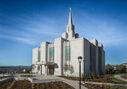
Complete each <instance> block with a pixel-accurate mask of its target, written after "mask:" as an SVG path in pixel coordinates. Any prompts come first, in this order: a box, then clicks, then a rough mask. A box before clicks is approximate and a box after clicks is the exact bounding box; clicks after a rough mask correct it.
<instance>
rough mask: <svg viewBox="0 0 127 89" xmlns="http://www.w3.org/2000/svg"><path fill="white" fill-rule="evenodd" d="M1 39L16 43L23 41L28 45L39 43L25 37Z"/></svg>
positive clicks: (8, 36)
mask: <svg viewBox="0 0 127 89" xmlns="http://www.w3.org/2000/svg"><path fill="white" fill-rule="evenodd" d="M0 38H2V39H8V40H14V41H21V42H24V43H26V44H30V45H33V44H36V43H37V42H36V41H35V40H33V39H28V38H24V37H18V36H11V35H0Z"/></svg>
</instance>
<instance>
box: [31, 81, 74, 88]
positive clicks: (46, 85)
mask: <svg viewBox="0 0 127 89" xmlns="http://www.w3.org/2000/svg"><path fill="white" fill-rule="evenodd" d="M33 87H34V89H74V88H73V87H72V86H70V85H68V84H66V83H63V82H50V83H39V84H34V85H33Z"/></svg>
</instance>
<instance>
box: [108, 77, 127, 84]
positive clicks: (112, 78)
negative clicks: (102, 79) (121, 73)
mask: <svg viewBox="0 0 127 89" xmlns="http://www.w3.org/2000/svg"><path fill="white" fill-rule="evenodd" d="M110 78H111V81H112V82H113V83H117V84H127V82H125V81H123V80H120V79H116V78H114V75H110Z"/></svg>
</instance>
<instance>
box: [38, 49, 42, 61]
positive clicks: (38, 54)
mask: <svg viewBox="0 0 127 89" xmlns="http://www.w3.org/2000/svg"><path fill="white" fill-rule="evenodd" d="M40 55H41V53H40V50H39V51H38V61H39V62H40V59H41V57H40Z"/></svg>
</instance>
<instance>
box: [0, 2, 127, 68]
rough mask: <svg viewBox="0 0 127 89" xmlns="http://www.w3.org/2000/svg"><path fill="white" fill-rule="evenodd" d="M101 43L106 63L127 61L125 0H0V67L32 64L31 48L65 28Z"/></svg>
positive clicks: (50, 39)
mask: <svg viewBox="0 0 127 89" xmlns="http://www.w3.org/2000/svg"><path fill="white" fill-rule="evenodd" d="M69 8H72V19H73V24H74V25H75V31H76V32H77V33H79V37H85V38H87V39H88V40H91V39H94V38H96V39H97V40H98V42H99V43H102V44H103V45H104V50H105V53H106V64H107V63H109V64H121V63H124V62H127V54H126V53H127V1H126V0H0V66H7V65H31V63H32V49H33V48H35V47H40V43H41V42H43V41H49V42H53V41H54V39H55V38H58V37H61V35H62V33H63V32H65V31H66V25H67V24H68V17H69Z"/></svg>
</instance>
